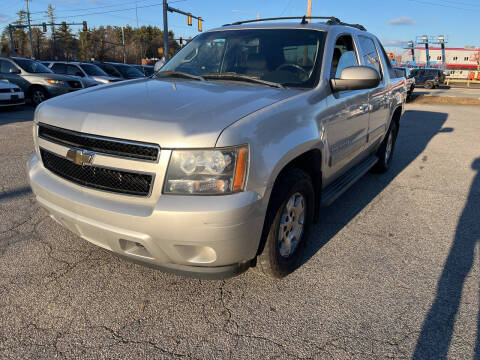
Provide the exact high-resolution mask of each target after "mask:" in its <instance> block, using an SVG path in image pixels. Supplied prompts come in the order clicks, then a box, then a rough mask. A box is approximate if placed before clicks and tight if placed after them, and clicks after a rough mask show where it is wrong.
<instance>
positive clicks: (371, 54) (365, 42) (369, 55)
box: [358, 36, 382, 76]
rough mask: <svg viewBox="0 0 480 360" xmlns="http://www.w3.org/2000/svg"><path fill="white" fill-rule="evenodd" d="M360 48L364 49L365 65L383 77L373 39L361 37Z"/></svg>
mask: <svg viewBox="0 0 480 360" xmlns="http://www.w3.org/2000/svg"><path fill="white" fill-rule="evenodd" d="M358 39H359V41H360V48H361V49H362V58H363V64H365V65H366V66H370V67H373V68H374V69H376V70H377V71H378V73H379V74H380V76H382V70H381V68H380V59H379V58H378V53H377V48H376V47H375V43H374V42H373V40H372V39H370V38H368V37H366V36H359V37H358Z"/></svg>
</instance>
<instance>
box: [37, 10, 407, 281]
mask: <svg viewBox="0 0 480 360" xmlns="http://www.w3.org/2000/svg"><path fill="white" fill-rule="evenodd" d="M300 19H301V21H300ZM325 20H326V22H321V23H307V21H306V19H305V18H299V21H297V22H289V23H267V22H260V23H257V20H253V21H252V22H246V23H236V24H232V25H228V26H224V27H221V28H218V29H215V30H211V31H208V32H205V33H203V34H201V35H199V36H197V37H196V38H195V39H193V40H192V41H191V42H189V44H188V45H187V46H185V47H184V48H183V49H182V50H181V51H180V52H179V53H178V54H177V55H176V56H175V57H173V58H172V59H171V60H170V61H169V62H168V63H167V64H165V66H164V67H163V68H162V71H161V72H159V73H158V74H157V75H156V76H154V77H152V78H141V79H138V80H131V81H127V82H121V83H116V84H112V85H107V86H103V87H101V88H92V89H90V90H84V91H83V92H82V94H81V95H80V96H70V95H67V96H63V97H62V98H61V99H59V100H56V99H52V100H49V101H47V102H46V103H45V104H43V105H41V106H40V107H39V108H38V110H37V111H36V114H35V121H34V130H35V137H34V141H35V154H34V155H33V156H32V158H31V159H30V160H29V162H28V176H29V178H30V184H31V187H32V189H33V192H34V193H35V196H36V198H37V200H38V202H39V203H40V204H41V205H42V206H43V207H44V208H46V209H47V210H48V211H49V212H50V214H51V216H52V217H53V218H54V219H55V220H57V221H58V222H59V223H60V224H62V225H63V226H65V227H66V228H68V229H70V230H71V231H73V232H75V233H76V234H78V235H79V236H81V237H82V238H84V239H86V240H88V241H90V242H92V243H93V244H95V245H98V246H101V247H103V248H105V249H107V250H109V251H112V252H114V253H116V254H119V255H121V256H123V257H125V258H128V259H130V260H132V261H136V262H140V263H143V264H147V265H152V266H156V267H159V268H161V269H163V270H166V271H173V272H180V273H184V274H190V275H194V276H203V277H211V278H215V277H217V278H218V277H226V276H233V275H235V274H238V273H240V272H242V271H244V270H246V269H247V268H249V267H250V266H256V267H257V268H258V269H260V270H261V271H262V272H263V273H265V274H268V275H271V276H274V277H282V276H285V275H287V274H289V273H290V272H292V271H294V270H295V269H296V268H297V266H298V265H299V264H300V263H301V261H302V257H303V254H304V249H305V246H306V243H307V242H308V241H309V231H310V228H311V225H312V223H313V221H314V220H315V219H316V218H317V217H318V216H321V212H320V207H321V206H327V205H329V204H330V203H331V202H333V201H334V200H335V199H336V198H337V197H338V196H340V195H341V194H342V193H343V192H344V191H346V190H347V189H348V187H349V186H350V185H351V184H353V183H354V182H355V181H356V180H357V179H359V178H360V177H361V176H362V175H363V174H365V173H366V172H367V171H369V170H370V169H375V170H377V171H386V170H388V168H389V166H390V163H391V161H392V156H393V151H394V146H395V140H396V138H397V134H398V130H399V127H400V119H401V116H402V114H403V106H404V102H405V94H406V87H405V86H406V79H405V78H403V77H400V78H397V77H396V72H395V71H394V70H393V68H392V66H391V64H390V61H389V60H388V57H387V56H386V53H385V51H384V49H383V47H382V45H381V44H380V42H379V41H378V39H377V38H376V37H375V36H374V35H372V34H370V33H368V32H367V31H365V29H364V28H363V27H362V26H359V25H349V24H345V23H342V22H341V21H340V20H338V19H336V18H326V19H325Z"/></svg>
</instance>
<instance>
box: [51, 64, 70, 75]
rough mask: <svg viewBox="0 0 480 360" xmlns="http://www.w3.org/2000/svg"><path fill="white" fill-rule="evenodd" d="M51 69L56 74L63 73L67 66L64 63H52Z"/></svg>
mask: <svg viewBox="0 0 480 360" xmlns="http://www.w3.org/2000/svg"><path fill="white" fill-rule="evenodd" d="M52 70H53V72H56V73H57V74H65V73H66V72H67V67H66V66H65V64H53V65H52Z"/></svg>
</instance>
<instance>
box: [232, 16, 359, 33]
mask: <svg viewBox="0 0 480 360" xmlns="http://www.w3.org/2000/svg"><path fill="white" fill-rule="evenodd" d="M307 19H320V20H327V21H326V24H327V25H344V26H350V27H354V28H356V29H358V30H362V31H367V29H366V28H365V27H364V26H363V25H360V24H349V23H345V22H342V21H341V20H340V19H338V18H336V17H334V16H287V17H273V18H263V19H253V20H244V21H237V22H234V23H231V24H225V25H223V26H229V25H242V24H249V23H254V22H260V21H275V20H301V22H300V24H302V25H304V24H308V21H307Z"/></svg>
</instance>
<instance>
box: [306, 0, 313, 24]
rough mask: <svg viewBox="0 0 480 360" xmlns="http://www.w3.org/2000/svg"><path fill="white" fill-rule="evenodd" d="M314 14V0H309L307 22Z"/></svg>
mask: <svg viewBox="0 0 480 360" xmlns="http://www.w3.org/2000/svg"><path fill="white" fill-rule="evenodd" d="M310 16H312V0H308V4H307V19H306V20H307V22H310V19H309V17H310Z"/></svg>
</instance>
